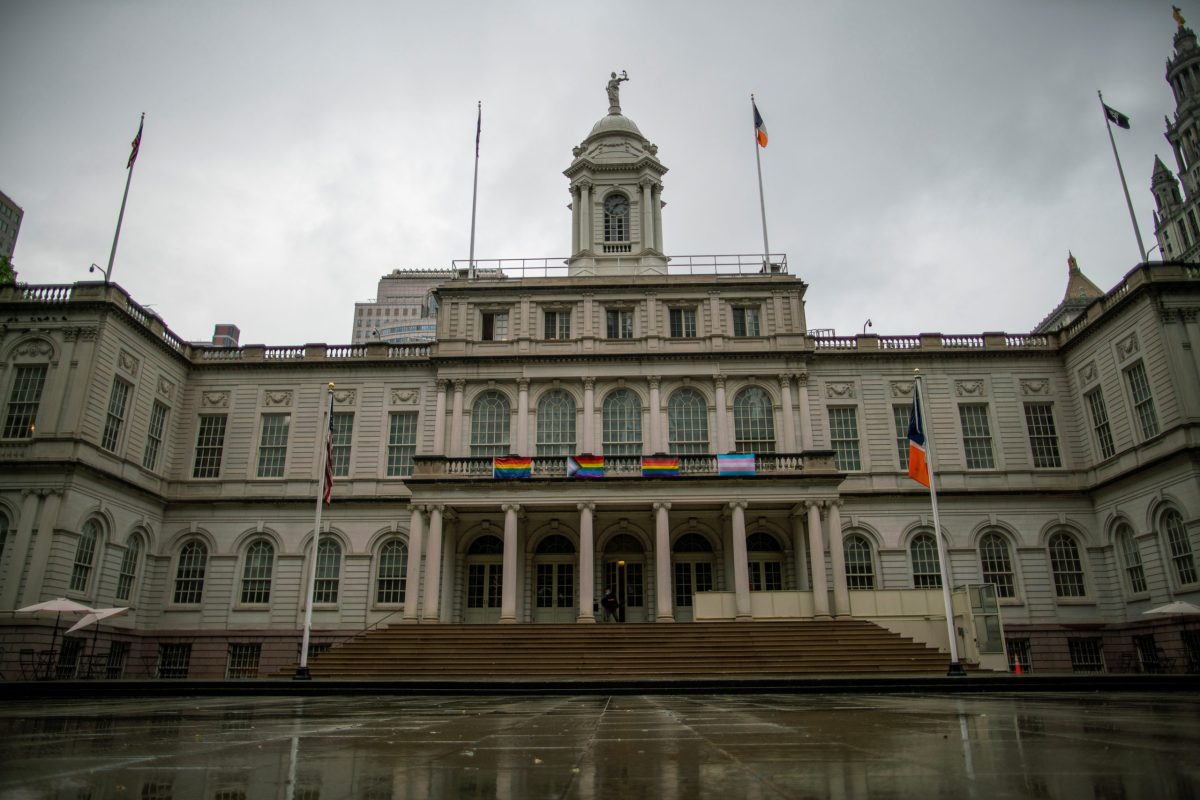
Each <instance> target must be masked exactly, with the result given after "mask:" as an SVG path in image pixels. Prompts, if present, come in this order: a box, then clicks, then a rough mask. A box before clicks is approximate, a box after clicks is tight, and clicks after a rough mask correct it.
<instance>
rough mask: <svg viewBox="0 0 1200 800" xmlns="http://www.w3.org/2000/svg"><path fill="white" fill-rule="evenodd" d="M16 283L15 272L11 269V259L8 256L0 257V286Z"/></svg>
mask: <svg viewBox="0 0 1200 800" xmlns="http://www.w3.org/2000/svg"><path fill="white" fill-rule="evenodd" d="M16 282H17V271H16V270H15V269H13V265H12V259H11V258H9V257H8V256H0V286H7V285H8V284H10V283H16Z"/></svg>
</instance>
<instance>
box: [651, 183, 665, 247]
mask: <svg viewBox="0 0 1200 800" xmlns="http://www.w3.org/2000/svg"><path fill="white" fill-rule="evenodd" d="M653 202H654V249H655V250H657V251H658V252H660V253H661V252H663V237H662V184H661V183H656V184H654V200H653Z"/></svg>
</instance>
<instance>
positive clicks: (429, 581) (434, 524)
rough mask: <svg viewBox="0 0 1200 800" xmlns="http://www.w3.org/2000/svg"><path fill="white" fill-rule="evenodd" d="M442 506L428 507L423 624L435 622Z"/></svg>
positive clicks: (437, 601)
mask: <svg viewBox="0 0 1200 800" xmlns="http://www.w3.org/2000/svg"><path fill="white" fill-rule="evenodd" d="M442 510H443V507H442V506H430V507H429V544H428V545H426V547H425V608H424V611H423V612H422V614H421V618H422V620H424V621H425V622H437V621H438V617H439V616H440V615H439V613H438V605H439V602H440V600H441V593H440V592H441V585H442Z"/></svg>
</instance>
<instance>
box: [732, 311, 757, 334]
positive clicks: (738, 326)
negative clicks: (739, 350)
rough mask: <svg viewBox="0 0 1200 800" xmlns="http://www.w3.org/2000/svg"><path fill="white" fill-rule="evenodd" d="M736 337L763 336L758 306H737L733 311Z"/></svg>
mask: <svg viewBox="0 0 1200 800" xmlns="http://www.w3.org/2000/svg"><path fill="white" fill-rule="evenodd" d="M733 335H734V336H762V327H761V325H760V324H759V312H758V306H744V307H743V306H735V307H734V309H733Z"/></svg>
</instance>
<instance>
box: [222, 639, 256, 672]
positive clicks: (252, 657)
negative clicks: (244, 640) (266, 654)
mask: <svg viewBox="0 0 1200 800" xmlns="http://www.w3.org/2000/svg"><path fill="white" fill-rule="evenodd" d="M261 655H262V645H261V644H257V643H255V644H230V645H229V656H228V658H227V660H226V662H225V677H226V678H257V677H258V659H259V658H260V657H261Z"/></svg>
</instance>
